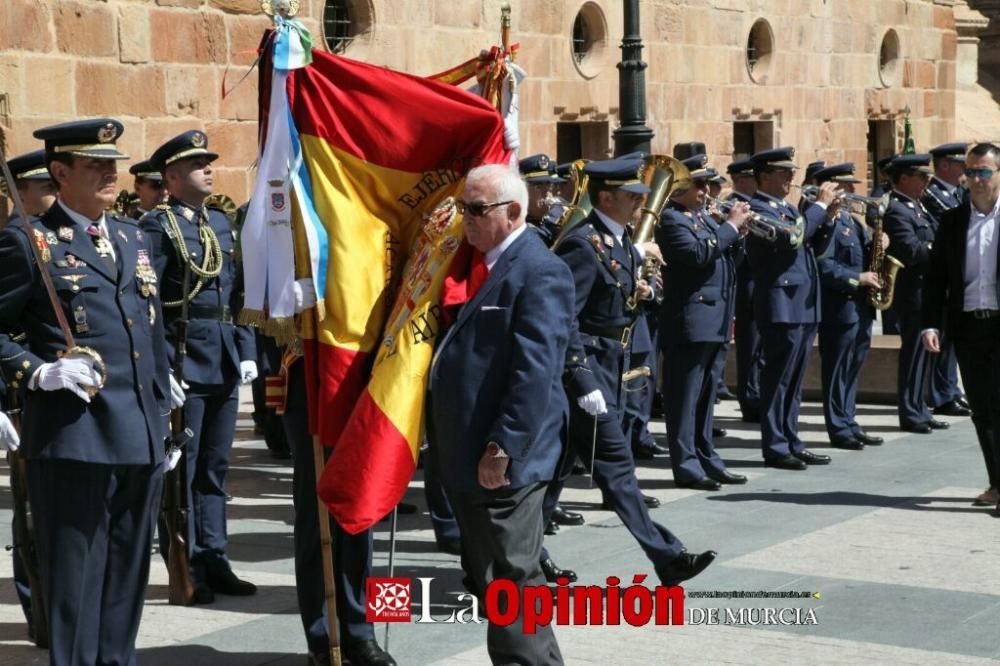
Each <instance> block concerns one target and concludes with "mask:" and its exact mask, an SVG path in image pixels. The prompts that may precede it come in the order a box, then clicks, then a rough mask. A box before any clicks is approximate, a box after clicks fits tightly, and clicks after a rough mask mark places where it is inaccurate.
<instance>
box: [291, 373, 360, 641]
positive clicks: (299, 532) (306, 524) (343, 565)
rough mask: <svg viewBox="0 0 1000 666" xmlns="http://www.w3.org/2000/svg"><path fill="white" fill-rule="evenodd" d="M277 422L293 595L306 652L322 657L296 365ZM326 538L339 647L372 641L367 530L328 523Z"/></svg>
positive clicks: (304, 410) (311, 483) (317, 566)
mask: <svg viewBox="0 0 1000 666" xmlns="http://www.w3.org/2000/svg"><path fill="white" fill-rule="evenodd" d="M283 419H284V423H285V432H286V434H287V435H288V442H289V444H290V445H291V447H292V451H293V459H294V461H295V463H294V464H295V467H294V476H293V479H292V502H293V503H294V505H295V525H294V526H293V534H294V541H295V592H296V594H297V595H298V599H299V615H300V616H301V618H302V628H303V629H304V630H305V634H306V644H307V645H308V646H309V651H310V652H312V653H313V654H325V653H326V652H328V651H329V649H330V639H329V632H328V630H327V615H326V598H325V594H324V591H323V557H322V552H321V550H320V542H319V504H318V503H317V499H316V470H315V465H314V464H313V440H312V435H310V434H309V419H308V405H307V403H306V385H305V380H304V378H303V375H302V363H301V362H298V363H295V364H294V365H293V366H292V367H291V369H290V372H289V376H288V406H287V408H286V410H285V415H284V417H283ZM330 537H331V539H332V541H333V571H334V575H335V576H336V590H337V620H338V621H339V623H340V640H341V644H345V643H348V642H351V641H363V640H372V639H374V638H375V628H374V627H373V626H372V625H370V624H368V621H367V619H366V618H365V606H366V600H365V579H366V578H368V576H370V575H371V572H372V531H371V530H365V531H364V532H360V533H358V534H348V533H347V532H345V531H344V530H342V529H341V528H340V525H338V524H337V521H335V520H332V519H331V520H330Z"/></svg>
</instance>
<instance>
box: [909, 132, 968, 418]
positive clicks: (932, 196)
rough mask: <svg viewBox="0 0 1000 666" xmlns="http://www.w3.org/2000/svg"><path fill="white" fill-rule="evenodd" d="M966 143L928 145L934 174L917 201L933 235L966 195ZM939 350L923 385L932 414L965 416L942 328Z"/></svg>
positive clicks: (952, 358)
mask: <svg viewBox="0 0 1000 666" xmlns="http://www.w3.org/2000/svg"><path fill="white" fill-rule="evenodd" d="M968 149H969V145H968V144H966V143H945V144H942V145H940V146H937V147H935V148H931V151H930V152H931V160H932V163H933V165H934V175H933V176H932V177H931V182H930V183H928V185H927V189H926V190H924V196H923V197H921V199H920V201H921V203H923V204H924V208H926V209H927V212H928V213H930V214H931V217H933V218H934V236H935V238H936V237H937V235H938V233H939V232H940V227H941V220H942V216H943V215H944V213H945V211H948V210H950V209H952V208H955V207H957V206H960V205H961V204H962V203H963V202H964V201H965V199H966V197H968V191H967V190H966V189H965V186H964V185H962V171H963V170H964V169H965V153H966V151H967V150H968ZM940 347H941V351H940V352H939V353H937V354H932V355H931V357H930V362H931V377H930V382H929V383H928V386H927V402H928V403H929V404H930V406H931V409H933V410H934V413H935V414H941V415H945V416H968V415H969V414H971V413H972V410H970V409H969V403H968V402H966V400H965V396H964V395H963V393H962V389H961V388H959V386H958V357H957V356H956V355H955V345H954V343H953V342H952V336H951V335H949V331H948V330H947V329H945V330H944V331H942V332H941V336H940Z"/></svg>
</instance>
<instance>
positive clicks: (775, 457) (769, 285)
mask: <svg viewBox="0 0 1000 666" xmlns="http://www.w3.org/2000/svg"><path fill="white" fill-rule="evenodd" d="M794 154H795V151H794V149H792V148H776V149H774V150H766V151H764V152H761V153H757V154H756V155H754V156H753V158H752V159H753V165H754V176H755V178H756V179H757V192H756V194H754V196H753V199H751V201H750V208H751V210H752V212H753V213H755V214H757V215H759V216H760V217H761V218H762V219H764V220H772V221H775V222H776V224H774V228H775V236H774V238H773V239H770V240H769V239H767V238H765V237H763V236H760V235H756V234H753V235H750V236H748V237H747V257H748V260H749V261H750V268H751V270H752V272H753V278H754V318H755V319H756V321H757V327H758V329H759V330H760V335H761V353H762V355H763V369H762V370H761V376H760V400H761V404H760V408H761V409H760V411H761V418H760V434H761V445H762V447H763V454H764V464H765V465H770V466H772V467H778V468H780V469H790V470H804V469H806V466H807V465H826V464H829V462H830V457H829V456H825V455H820V454H816V453H813V452H812V451H809V450H807V449H806V448H805V445H804V444H803V443H802V440H801V439H800V438H799V436H798V419H799V404H800V402H801V399H802V379H803V377H804V376H805V370H806V364H807V363H808V360H809V350H810V349H811V348H812V341H813V337H814V336H815V334H816V326H817V324H818V323H819V319H820V294H819V279H818V273H817V268H816V258H815V256H814V255H813V249H812V242H811V241H812V239H813V237H814V236H815V235H816V234H817V232H819V231H820V229H821V227H825V226H827V225H828V224H830V223H831V220H830V217H831V215H832V214H835V213H836V204H835V203H834V199H835V195H834V191H835V189H836V186H834V185H833V184H831V183H825V184H823V185H821V186H819V189H818V190H817V192H816V198H815V202H814V204H813V205H812V206H810V207H809V210H808V211H807V214H806V215H805V217H803V216H802V214H801V213H800V212H799V210H798V209H797V208H795V207H794V206H792V205H791V204H789V203H788V202H787V201H785V199H784V197H786V196H788V193H789V190H790V185H791V182H792V174H793V172H794V170H795V163H794V162H793V161H792V160H793V158H794ZM831 208H832V209H831Z"/></svg>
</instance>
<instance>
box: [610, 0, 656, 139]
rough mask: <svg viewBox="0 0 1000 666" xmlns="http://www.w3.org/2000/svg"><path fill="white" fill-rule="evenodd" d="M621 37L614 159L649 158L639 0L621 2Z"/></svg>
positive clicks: (649, 130)
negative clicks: (640, 154) (637, 154)
mask: <svg viewBox="0 0 1000 666" xmlns="http://www.w3.org/2000/svg"><path fill="white" fill-rule="evenodd" d="M623 2H624V5H625V35H624V37H623V38H622V60H621V62H619V63H618V115H619V118H620V119H621V124H620V126H619V127H618V128H617V129H616V130H615V131H614V134H613V138H614V141H615V155H616V156H617V155H625V154H627V153H633V152H636V151H639V152H643V153H646V154H649V152H650V143H651V141H652V140H653V130H651V129H649V128H648V127H646V63H645V62H643V61H642V37H641V36H640V35H639V0H623Z"/></svg>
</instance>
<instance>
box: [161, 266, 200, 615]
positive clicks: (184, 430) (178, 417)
mask: <svg viewBox="0 0 1000 666" xmlns="http://www.w3.org/2000/svg"><path fill="white" fill-rule="evenodd" d="M190 287H191V265H190V264H189V263H187V262H185V263H184V279H183V282H182V291H181V316H180V318H179V319H177V320H176V322H175V327H176V328H175V330H176V331H177V340H176V344H175V346H174V368H173V370H174V378H175V379H176V380H177V381H178V382H183V381H184V357H185V356H187V327H188V307H189V305H190V303H189V298H188V290H189V289H190ZM192 436H193V433H192V432H191V429H190V428H188V427H187V424H185V423H184V407H183V406H181V407H178V408H177V409H175V410H173V411H172V412H171V413H170V445H169V446H168V448H167V456H168V457H169V456H171V455H174V454H175V453H177V452H180V457H179V458H178V460H177V465H176V466H175V467H174V468H173V469H172V470H170V471H169V472H167V474H166V479H165V480H164V488H163V506H162V507H161V511H162V513H163V522H164V523H165V524H166V526H167V536H168V541H169V543H170V546H169V549H168V551H167V577H168V580H169V583H168V587H167V601H168V602H169V603H170V605H171V606H190V605H191V601H192V598H193V597H194V581H193V580H191V564H190V562H189V560H188V544H187V541H186V538H185V537H186V535H187V526H188V511H189V510H190V507H189V506H188V488H187V455H185V453H184V448H183V447H184V445H185V444H187V443H188V440H190V439H191V437H192Z"/></svg>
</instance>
